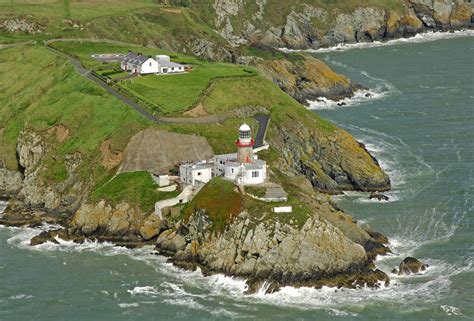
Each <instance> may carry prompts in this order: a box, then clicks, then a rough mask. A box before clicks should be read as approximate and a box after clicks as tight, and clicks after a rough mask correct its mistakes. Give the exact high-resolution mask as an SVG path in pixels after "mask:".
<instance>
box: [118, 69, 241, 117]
mask: <svg viewBox="0 0 474 321" xmlns="http://www.w3.org/2000/svg"><path fill="white" fill-rule="evenodd" d="M246 75H250V74H249V73H247V72H246V71H245V68H244V67H241V66H237V65H231V64H220V63H212V64H210V63H203V64H201V65H197V66H195V68H194V70H193V71H192V72H190V73H187V74H180V75H166V76H156V75H147V76H144V77H138V78H134V79H131V80H128V81H123V82H120V84H121V85H122V86H124V87H126V88H127V89H129V90H131V91H132V92H136V93H138V94H139V95H140V96H142V97H145V98H146V99H147V100H149V101H151V102H153V103H156V104H158V105H159V106H160V107H161V111H162V112H165V113H170V112H177V111H182V110H186V109H190V108H192V107H193V106H194V105H195V104H196V102H197V100H198V98H199V97H200V95H201V93H202V92H203V91H204V90H205V89H206V88H207V86H208V84H209V83H210V81H211V80H212V79H213V78H215V77H235V76H246Z"/></svg>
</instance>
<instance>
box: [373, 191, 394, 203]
mask: <svg viewBox="0 0 474 321" xmlns="http://www.w3.org/2000/svg"><path fill="white" fill-rule="evenodd" d="M369 199H371V200H372V199H375V200H377V201H388V200H390V198H389V197H388V196H387V195H384V194H382V193H376V192H372V193H370V195H369Z"/></svg>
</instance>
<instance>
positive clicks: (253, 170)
mask: <svg viewBox="0 0 474 321" xmlns="http://www.w3.org/2000/svg"><path fill="white" fill-rule="evenodd" d="M235 145H236V146H237V154H226V155H217V156H215V158H214V173H215V174H216V176H220V175H223V176H224V178H225V179H228V180H232V181H235V182H236V183H237V184H240V185H257V184H261V183H263V182H265V180H266V178H267V163H266V162H265V161H263V160H259V159H258V157H257V156H256V155H254V153H253V146H254V145H255V142H254V140H253V138H252V133H251V129H250V126H249V125H247V124H243V125H242V126H240V128H239V139H238V140H237V141H236V142H235Z"/></svg>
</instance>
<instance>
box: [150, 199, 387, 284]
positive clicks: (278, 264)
mask: <svg viewBox="0 0 474 321" xmlns="http://www.w3.org/2000/svg"><path fill="white" fill-rule="evenodd" d="M197 197H199V196H197ZM315 206H316V207H315V208H314V209H315V212H314V214H311V215H310V216H309V217H308V218H307V220H306V221H305V222H303V224H301V225H298V224H292V223H288V222H287V223H284V222H280V221H279V219H278V218H277V217H273V218H272V219H270V220H268V221H266V220H264V221H262V220H261V219H260V218H259V216H256V215H255V213H249V212H247V211H246V210H243V211H242V212H240V213H239V214H238V215H237V216H236V217H235V218H233V220H232V221H231V222H229V223H228V224H227V225H226V228H225V229H224V230H223V231H222V232H219V231H217V230H216V229H215V225H214V224H213V222H212V220H211V219H210V217H209V216H208V213H207V212H206V209H200V208H197V209H196V211H195V212H194V213H193V214H192V215H191V217H190V218H189V219H188V220H183V221H182V222H180V223H179V224H178V225H176V226H175V227H173V228H171V229H169V230H166V231H164V232H163V233H162V234H161V235H160V236H159V237H158V240H157V250H158V251H159V252H160V253H161V254H164V255H167V256H169V257H170V260H171V261H172V262H173V263H174V264H176V265H178V266H180V267H183V268H187V269H195V268H196V267H198V266H199V267H200V268H201V269H202V270H203V271H204V273H205V274H209V273H225V274H227V275H234V276H240V277H244V278H246V279H247V280H248V284H249V286H250V288H249V290H250V292H252V291H255V290H256V289H257V288H258V287H259V286H261V285H262V283H263V282H264V281H268V283H270V286H269V288H268V290H267V291H269V292H272V291H275V290H277V289H278V288H279V287H280V286H284V285H293V286H315V287H321V286H323V285H329V286H337V287H350V288H356V287H359V286H365V285H367V286H371V287H378V286H379V284H380V282H381V283H382V284H388V282H389V278H388V276H387V275H386V274H385V273H383V272H382V271H379V270H372V269H371V268H369V266H370V262H371V259H369V257H368V252H366V250H365V248H364V246H363V245H362V244H367V243H368V241H369V240H370V241H372V242H376V241H375V240H374V239H373V238H372V237H371V236H370V235H369V234H368V233H367V232H366V231H364V230H363V229H361V228H360V227H357V225H356V224H355V223H354V222H352V221H351V222H345V223H344V218H343V219H341V217H339V214H341V215H343V216H344V215H345V214H343V213H338V212H337V211H335V212H331V211H330V210H329V208H330V206H329V205H328V204H326V205H324V204H319V205H315ZM321 213H324V214H323V215H322V216H321V215H320V214H321ZM259 214H264V213H259ZM268 215H270V214H268ZM263 216H265V214H264V215H263ZM331 216H332V218H331V219H330V220H327V219H326V218H329V217H331ZM338 217H339V218H338ZM333 221H334V222H336V221H339V223H335V224H334V223H333ZM338 225H339V226H338ZM340 227H341V228H340ZM381 246H383V245H381Z"/></svg>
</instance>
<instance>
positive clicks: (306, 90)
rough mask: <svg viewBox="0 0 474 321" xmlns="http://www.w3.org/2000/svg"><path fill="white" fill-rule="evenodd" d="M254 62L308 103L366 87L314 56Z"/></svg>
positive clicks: (282, 87)
mask: <svg viewBox="0 0 474 321" xmlns="http://www.w3.org/2000/svg"><path fill="white" fill-rule="evenodd" d="M251 64H252V65H254V66H255V67H256V68H257V70H258V71H259V73H260V74H262V75H264V76H265V77H267V78H268V79H271V80H272V81H273V82H274V83H276V84H277V85H278V86H279V87H280V88H281V89H282V90H283V91H285V92H286V93H287V94H289V95H290V96H292V97H293V98H295V99H296V100H298V101H299V102H300V103H302V104H304V105H306V104H307V103H308V100H315V99H317V98H320V97H326V98H329V99H332V100H336V101H337V100H340V99H342V98H345V97H352V96H353V95H354V93H355V91H357V90H359V89H362V88H363V87H362V86H360V85H358V84H356V83H353V82H352V81H350V80H349V79H347V78H346V77H344V76H342V75H340V74H337V73H335V72H334V71H333V70H331V69H330V68H329V67H328V66H327V65H326V64H325V63H324V62H322V61H321V60H319V59H316V58H313V57H311V56H298V57H294V58H293V59H292V60H289V59H279V60H257V61H255V62H251Z"/></svg>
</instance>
